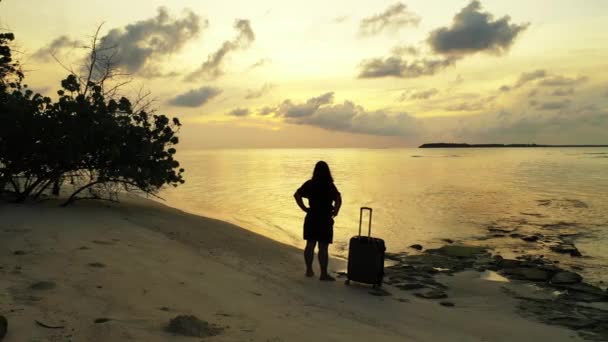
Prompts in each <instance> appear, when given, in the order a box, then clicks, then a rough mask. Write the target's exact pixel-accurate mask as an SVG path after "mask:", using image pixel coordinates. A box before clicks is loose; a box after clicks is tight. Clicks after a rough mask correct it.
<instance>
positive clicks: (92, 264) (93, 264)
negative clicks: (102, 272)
mask: <svg viewBox="0 0 608 342" xmlns="http://www.w3.org/2000/svg"><path fill="white" fill-rule="evenodd" d="M89 266H91V267H97V268H102V267H106V265H104V264H102V263H100V262H92V263H90V264H89Z"/></svg>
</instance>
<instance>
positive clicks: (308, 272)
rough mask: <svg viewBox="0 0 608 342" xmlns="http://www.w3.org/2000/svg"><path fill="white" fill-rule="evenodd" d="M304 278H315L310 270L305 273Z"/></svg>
mask: <svg viewBox="0 0 608 342" xmlns="http://www.w3.org/2000/svg"><path fill="white" fill-rule="evenodd" d="M306 276H307V277H308V278H310V277H314V276H315V272H313V271H312V270H308V271H306Z"/></svg>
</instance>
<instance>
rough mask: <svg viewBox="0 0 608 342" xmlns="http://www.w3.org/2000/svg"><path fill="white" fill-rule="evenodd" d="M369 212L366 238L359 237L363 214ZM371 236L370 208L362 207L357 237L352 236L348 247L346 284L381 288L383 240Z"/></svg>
mask: <svg viewBox="0 0 608 342" xmlns="http://www.w3.org/2000/svg"><path fill="white" fill-rule="evenodd" d="M366 210H367V211H369V225H368V233H367V236H362V235H361V225H362V222H363V212H364V211H366ZM371 235H372V208H369V207H362V208H361V209H360V211H359V235H356V236H353V237H352V238H351V239H350V243H349V245H348V269H347V275H346V276H347V280H346V284H347V285H348V284H350V281H351V280H352V281H356V282H358V283H365V284H371V285H374V287H380V286H382V278H383V277H384V252H385V251H386V246H385V245H384V240H382V239H379V238H374V237H372V236H371Z"/></svg>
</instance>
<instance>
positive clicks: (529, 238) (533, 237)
mask: <svg viewBox="0 0 608 342" xmlns="http://www.w3.org/2000/svg"><path fill="white" fill-rule="evenodd" d="M521 239H522V240H524V241H526V242H536V241H538V239H540V238H539V237H538V236H536V235H530V236H524V237H522V238H521Z"/></svg>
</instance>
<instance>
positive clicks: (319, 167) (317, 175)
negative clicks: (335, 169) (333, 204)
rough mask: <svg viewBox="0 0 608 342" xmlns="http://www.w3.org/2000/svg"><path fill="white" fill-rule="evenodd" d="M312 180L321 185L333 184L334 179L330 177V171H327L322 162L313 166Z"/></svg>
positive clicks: (327, 166) (325, 164) (324, 163)
mask: <svg viewBox="0 0 608 342" xmlns="http://www.w3.org/2000/svg"><path fill="white" fill-rule="evenodd" d="M312 180H313V181H316V182H322V183H333V182H334V179H333V178H332V177H331V171H329V165H327V163H326V162H324V161H322V160H321V161H318V162H317V164H316V165H315V170H314V171H313V172H312Z"/></svg>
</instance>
